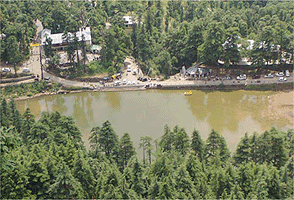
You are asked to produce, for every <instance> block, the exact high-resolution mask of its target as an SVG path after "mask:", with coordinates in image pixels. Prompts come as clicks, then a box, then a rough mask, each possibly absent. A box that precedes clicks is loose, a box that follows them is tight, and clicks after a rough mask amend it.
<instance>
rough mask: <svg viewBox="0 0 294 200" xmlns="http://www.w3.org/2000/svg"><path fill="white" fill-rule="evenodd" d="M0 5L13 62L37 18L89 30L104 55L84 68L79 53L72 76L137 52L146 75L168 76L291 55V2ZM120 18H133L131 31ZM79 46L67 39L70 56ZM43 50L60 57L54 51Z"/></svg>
mask: <svg viewBox="0 0 294 200" xmlns="http://www.w3.org/2000/svg"><path fill="white" fill-rule="evenodd" d="M0 7H1V9H0V26H1V40H0V42H1V47H2V48H1V51H0V54H1V58H2V59H3V61H7V62H9V63H10V64H12V65H14V66H15V67H16V66H17V64H18V63H20V62H22V61H25V60H26V59H28V57H29V54H30V47H29V45H30V43H31V42H32V41H33V38H34V36H35V32H36V26H35V24H34V20H36V19H38V20H40V21H41V22H42V24H43V26H44V28H47V29H50V30H52V33H64V34H66V33H68V32H75V31H77V30H78V29H79V28H81V27H85V26H89V27H90V28H91V35H92V42H93V44H98V45H101V46H102V51H101V60H98V61H92V62H90V63H89V64H87V66H85V62H86V60H87V57H85V55H84V56H83V59H82V60H78V63H76V64H75V68H73V75H74V76H78V75H81V74H84V73H85V72H86V73H87V72H91V73H95V72H97V73H98V72H100V71H108V72H110V73H114V72H116V71H120V70H121V67H122V66H123V62H124V60H125V57H126V56H133V57H134V58H136V59H137V60H138V62H140V65H141V66H142V69H143V71H144V72H145V73H146V74H147V73H148V75H150V76H155V75H159V74H163V75H165V76H166V77H168V76H169V75H171V74H174V73H178V72H179V70H180V69H181V68H182V66H186V67H190V66H192V65H193V63H206V64H208V65H210V66H218V61H219V60H220V61H222V62H223V63H224V64H223V66H221V67H223V68H225V69H235V68H236V63H238V62H239V61H240V60H241V59H242V58H248V59H250V60H251V61H252V68H253V69H256V70H261V69H265V70H266V69H267V68H268V66H269V65H275V66H276V67H278V68H279V69H282V68H283V67H284V65H285V64H291V63H293V59H294V56H293V52H294V42H293V41H294V32H293V30H294V25H293V23H292V22H293V21H294V14H293V9H294V4H293V2H291V1H245V0H244V1H241V0H240V1H199V2H198V1H186V0H176V1H174V0H172V1H167V0H166V1H165V0H162V1H98V0H97V1H77V0H73V1H68V0H66V1H35V0H31V1H21V2H16V1H1V2H0ZM123 16H132V17H133V18H134V19H135V20H136V21H137V25H134V26H133V27H132V30H131V31H130V32H128V33H127V31H126V30H125V29H126V28H125V26H124V20H123V18H122V17H123ZM106 23H110V25H111V26H110V28H109V29H107V28H106ZM3 34H4V35H3ZM248 40H254V41H255V42H254V45H253V47H250V48H248V47H249V45H250V44H249V42H248ZM77 49H84V46H83V45H81V46H79V45H75V44H72V45H69V48H68V49H67V53H68V59H69V60H72V61H73V60H74V57H75V53H74V52H75V50H77ZM47 56H49V57H50V58H51V60H54V63H55V64H56V63H58V62H56V61H58V59H59V58H58V56H56V54H55V53H54V52H53V53H50V54H48V55H47ZM70 62H71V61H70ZM55 64H54V65H55ZM81 72H83V73H81Z"/></svg>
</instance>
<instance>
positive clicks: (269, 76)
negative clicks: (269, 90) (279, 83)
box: [264, 73, 274, 78]
mask: <svg viewBox="0 0 294 200" xmlns="http://www.w3.org/2000/svg"><path fill="white" fill-rule="evenodd" d="M264 78H274V75H272V74H271V73H269V74H266V75H264Z"/></svg>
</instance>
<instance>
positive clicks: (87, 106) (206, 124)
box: [17, 90, 293, 151]
mask: <svg viewBox="0 0 294 200" xmlns="http://www.w3.org/2000/svg"><path fill="white" fill-rule="evenodd" d="M183 92H184V91H182V90H179V91H177V90H172V91H168V90H165V91H161V90H149V91H135V92H100V93H99V92H84V93H75V94H66V95H54V96H43V97H39V98H34V99H30V100H24V101H18V102H17V107H18V109H20V110H21V112H24V110H25V109H26V108H27V107H29V108H30V109H31V111H32V113H33V114H34V115H35V116H36V118H39V117H40V114H41V112H42V111H59V112H60V113H61V114H63V115H67V116H72V117H73V118H74V120H75V122H76V124H77V126H78V127H79V128H80V130H81V132H82V134H83V140H84V141H85V144H86V145H88V137H89V132H90V130H91V129H92V127H95V126H101V125H102V123H103V122H104V121H106V120H109V121H110V122H111V124H112V126H113V127H114V130H115V131H116V133H117V134H118V135H119V136H122V134H123V133H125V132H128V133H129V134H130V135H131V138H132V140H133V142H134V144H135V146H136V147H138V146H139V145H138V144H139V141H140V137H141V136H145V135H150V136H151V137H152V138H153V139H158V138H160V136H161V135H162V134H163V128H164V125H165V124H167V125H168V126H169V127H170V128H173V127H174V126H175V125H179V126H180V127H184V128H185V130H186V131H187V133H188V134H190V135H191V134H192V131H193V129H196V130H198V131H199V132H200V134H201V135H202V138H203V139H206V138H207V136H208V134H209V133H210V132H211V130H212V129H215V130H217V131H218V132H219V133H221V134H222V135H224V137H225V138H226V140H227V143H228V146H229V148H230V150H231V151H233V150H234V149H235V148H236V145H237V143H238V141H239V140H240V138H241V137H242V136H243V135H244V133H246V132H247V133H248V134H252V133H253V132H254V131H256V132H258V133H261V132H262V131H265V130H268V129H270V128H271V127H273V126H274V127H277V128H279V129H282V130H286V129H288V128H292V127H293V124H292V123H291V120H290V119H289V116H283V115H279V116H275V115H277V113H275V112H274V111H272V109H271V102H270V101H271V97H272V96H275V95H277V94H280V93H282V92H279V93H278V92H260V91H232V92H203V91H193V95H192V96H184V95H183Z"/></svg>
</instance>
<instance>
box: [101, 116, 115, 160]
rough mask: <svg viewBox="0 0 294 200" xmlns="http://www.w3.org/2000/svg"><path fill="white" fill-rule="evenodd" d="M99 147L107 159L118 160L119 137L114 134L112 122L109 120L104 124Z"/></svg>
mask: <svg viewBox="0 0 294 200" xmlns="http://www.w3.org/2000/svg"><path fill="white" fill-rule="evenodd" d="M98 141H99V146H100V148H101V150H102V151H103V152H104V153H105V155H106V157H107V158H108V159H109V158H114V159H115V160H116V159H117V156H118V155H117V148H118V136H117V134H116V133H115V132H114V130H113V128H112V126H111V124H110V122H109V121H108V120H107V121H106V122H104V123H103V124H102V127H101V130H100V136H99V139H98Z"/></svg>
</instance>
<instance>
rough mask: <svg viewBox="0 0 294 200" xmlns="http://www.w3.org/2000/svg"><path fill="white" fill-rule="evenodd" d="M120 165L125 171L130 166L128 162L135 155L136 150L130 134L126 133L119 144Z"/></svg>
mask: <svg viewBox="0 0 294 200" xmlns="http://www.w3.org/2000/svg"><path fill="white" fill-rule="evenodd" d="M119 155H120V156H119V158H120V159H119V160H120V161H119V163H120V165H121V167H122V169H124V168H125V167H126V166H127V164H128V160H129V159H130V158H131V157H132V156H133V155H135V149H134V146H133V142H132V141H131V137H130V135H129V134H128V133H124V135H123V136H122V138H121V139H120V142H119Z"/></svg>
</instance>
